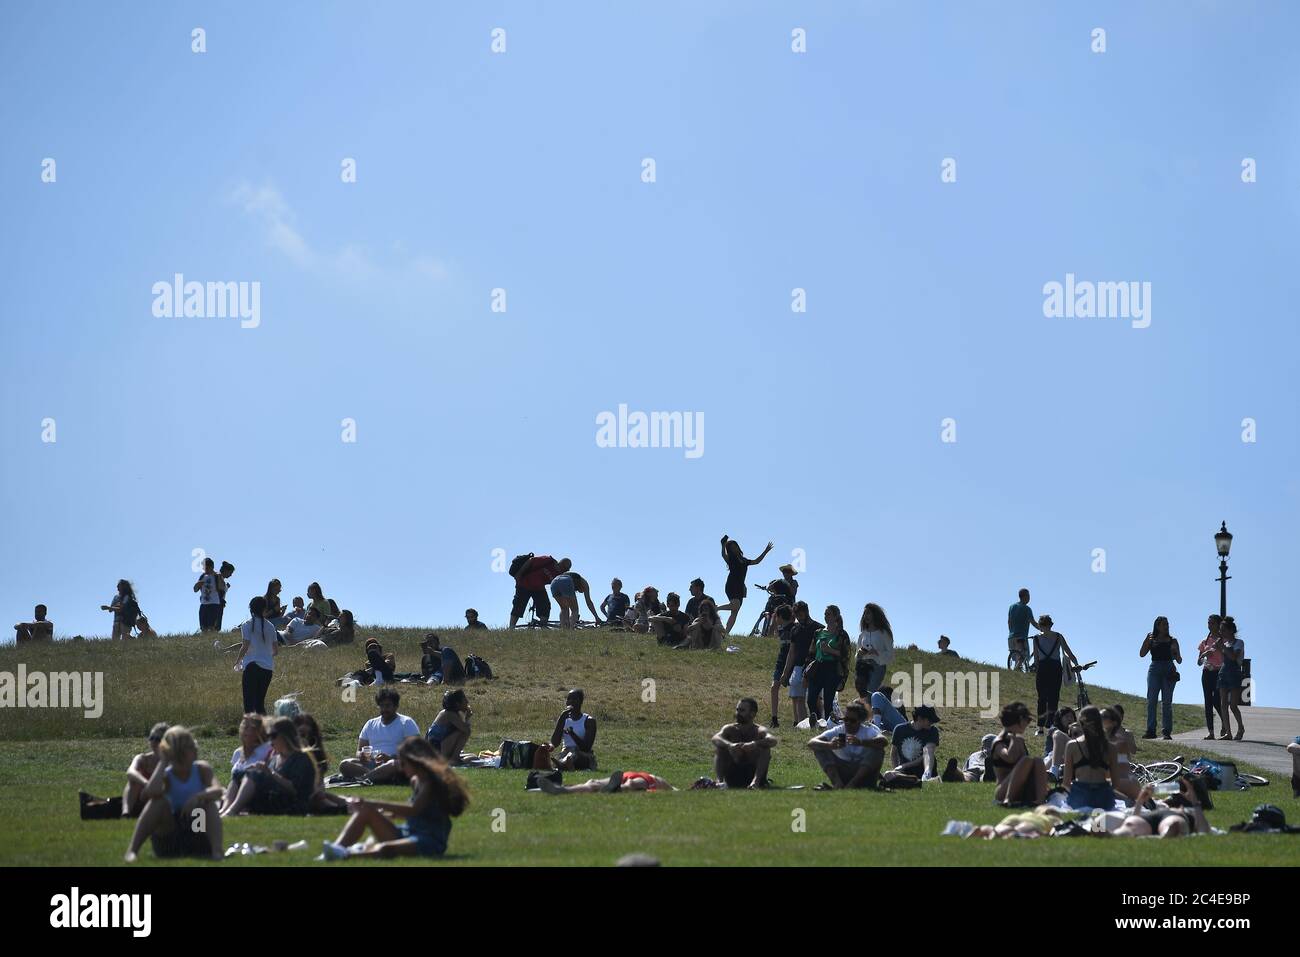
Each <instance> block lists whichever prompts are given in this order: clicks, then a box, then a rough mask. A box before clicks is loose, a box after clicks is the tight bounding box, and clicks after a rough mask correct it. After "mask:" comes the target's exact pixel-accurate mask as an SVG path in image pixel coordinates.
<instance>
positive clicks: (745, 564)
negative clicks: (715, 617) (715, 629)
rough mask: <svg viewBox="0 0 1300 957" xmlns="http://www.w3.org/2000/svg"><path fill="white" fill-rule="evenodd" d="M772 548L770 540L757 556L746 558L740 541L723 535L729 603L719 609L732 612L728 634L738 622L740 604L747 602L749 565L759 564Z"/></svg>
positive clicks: (723, 555) (728, 620) (726, 630)
mask: <svg viewBox="0 0 1300 957" xmlns="http://www.w3.org/2000/svg"><path fill="white" fill-rule="evenodd" d="M771 550H772V543H771V542H768V543H767V547H766V548H764V549H763V552H762V554H760V555H759V556H758V557H757V558H746V557H745V553H744V552H742V551H741V550H740V542H738V541H736V540H734V539H732V538H729V537H728V536H726V535H723V536H722V560H723V561H724V562H726V563H727V584H726V593H727V603H726V604H725V605H719V606H718V608H717V610H718V611H719V612H724V611H729V612H731V617H729V618H728V619H727V627H726V628H724V629H723V631H724V632H726V633H727V634H731V629H732V626H734V625H735V624H736V616H737V615H738V614H740V606H741V605H743V604H744V603H745V595H747V594H748V593H749V591H748V589H747V588H746V587H745V575H746V573H747V572H748V571H749V566H751V565H757V564H758V563H759V562H761V561H762V560H763V559H765V558H766V557H767V553H768V552H770V551H771Z"/></svg>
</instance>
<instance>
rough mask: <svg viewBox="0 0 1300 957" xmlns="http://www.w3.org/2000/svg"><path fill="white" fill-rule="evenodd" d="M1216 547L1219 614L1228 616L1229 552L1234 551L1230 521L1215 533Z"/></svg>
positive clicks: (1220, 526)
mask: <svg viewBox="0 0 1300 957" xmlns="http://www.w3.org/2000/svg"><path fill="white" fill-rule="evenodd" d="M1214 547H1215V548H1216V549H1217V550H1218V552H1219V578H1218V582H1219V616H1220V617H1221V618H1226V617H1227V615H1228V579H1229V578H1231V577H1232V576H1231V575H1229V574H1228V552H1230V551H1232V532H1230V531H1228V523H1227V522H1222V523H1220V525H1219V530H1218V531H1217V532H1215V533H1214Z"/></svg>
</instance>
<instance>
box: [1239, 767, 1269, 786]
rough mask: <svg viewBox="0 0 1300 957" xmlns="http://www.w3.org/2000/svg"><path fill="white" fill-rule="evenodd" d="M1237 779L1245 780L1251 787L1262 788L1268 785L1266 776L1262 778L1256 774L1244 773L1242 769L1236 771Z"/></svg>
mask: <svg viewBox="0 0 1300 957" xmlns="http://www.w3.org/2000/svg"><path fill="white" fill-rule="evenodd" d="M1237 779H1238V780H1240V781H1245V782H1246V783H1247V784H1249V785H1250V786H1251V787H1256V788H1262V787H1266V786H1267V785H1268V778H1262V777H1260V776H1259V775H1258V774H1246V773H1244V772H1242V771H1238V772H1237Z"/></svg>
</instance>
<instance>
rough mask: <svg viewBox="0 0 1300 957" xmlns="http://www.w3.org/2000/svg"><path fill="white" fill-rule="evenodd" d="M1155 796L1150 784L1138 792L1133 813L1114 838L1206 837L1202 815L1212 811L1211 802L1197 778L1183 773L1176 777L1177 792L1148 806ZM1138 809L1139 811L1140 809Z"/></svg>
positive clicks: (1206, 786) (1207, 827)
mask: <svg viewBox="0 0 1300 957" xmlns="http://www.w3.org/2000/svg"><path fill="white" fill-rule="evenodd" d="M1154 793H1155V790H1154V788H1152V787H1151V786H1150V785H1147V786H1145V787H1143V788H1142V789H1141V790H1139V791H1138V794H1137V799H1136V801H1135V802H1134V805H1133V809H1134V813H1132V814H1130V815H1129V816H1128V817H1126V818H1125V819H1124V823H1123V824H1121V825H1120V826H1119V828H1118V829H1116V830H1114V831H1111V835H1112V836H1114V837H1152V836H1155V837H1184V836H1186V835H1188V834H1209V833H1210V822H1209V821H1207V820H1206V819H1205V812H1206V811H1207V810H1212V809H1213V808H1214V802H1213V801H1211V800H1210V787H1209V784H1208V783H1207V782H1206V780H1205V779H1204V778H1203V777H1201V776H1199V775H1192V774H1184V775H1181V776H1180V777H1179V778H1178V793H1177V794H1174V795H1172V796H1171V797H1170V798H1169V799H1168V800H1167V801H1154V802H1152V803H1153V804H1154V805H1155V809H1154V810H1152V809H1150V808H1148V807H1147V802H1149V801H1151V796H1152V795H1153V794H1154ZM1139 809H1140V810H1139Z"/></svg>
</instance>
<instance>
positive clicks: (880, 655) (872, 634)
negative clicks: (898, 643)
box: [853, 602, 894, 701]
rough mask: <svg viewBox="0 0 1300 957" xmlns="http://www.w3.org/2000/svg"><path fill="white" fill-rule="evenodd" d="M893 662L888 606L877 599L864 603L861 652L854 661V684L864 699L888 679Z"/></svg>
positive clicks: (860, 630)
mask: <svg viewBox="0 0 1300 957" xmlns="http://www.w3.org/2000/svg"><path fill="white" fill-rule="evenodd" d="M893 663H894V630H893V629H892V628H891V627H890V626H889V618H888V616H886V615H885V609H883V608H881V607H880V606H879V605H877V604H876V603H875V602H867V604H865V605H863V606H862V617H861V618H860V619H858V654H857V657H856V658H855V659H854V662H853V687H854V688H856V689H857V692H858V695H859V697H861V698H862V700H864V701H868V700H870V699H871V694H872V692H874V691H875V690H876V689H877V688H879V687H880V686H881V685H882V684H883V683H884V681H885V674H886V672H888V670H889V666H890V665H891V664H893Z"/></svg>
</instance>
